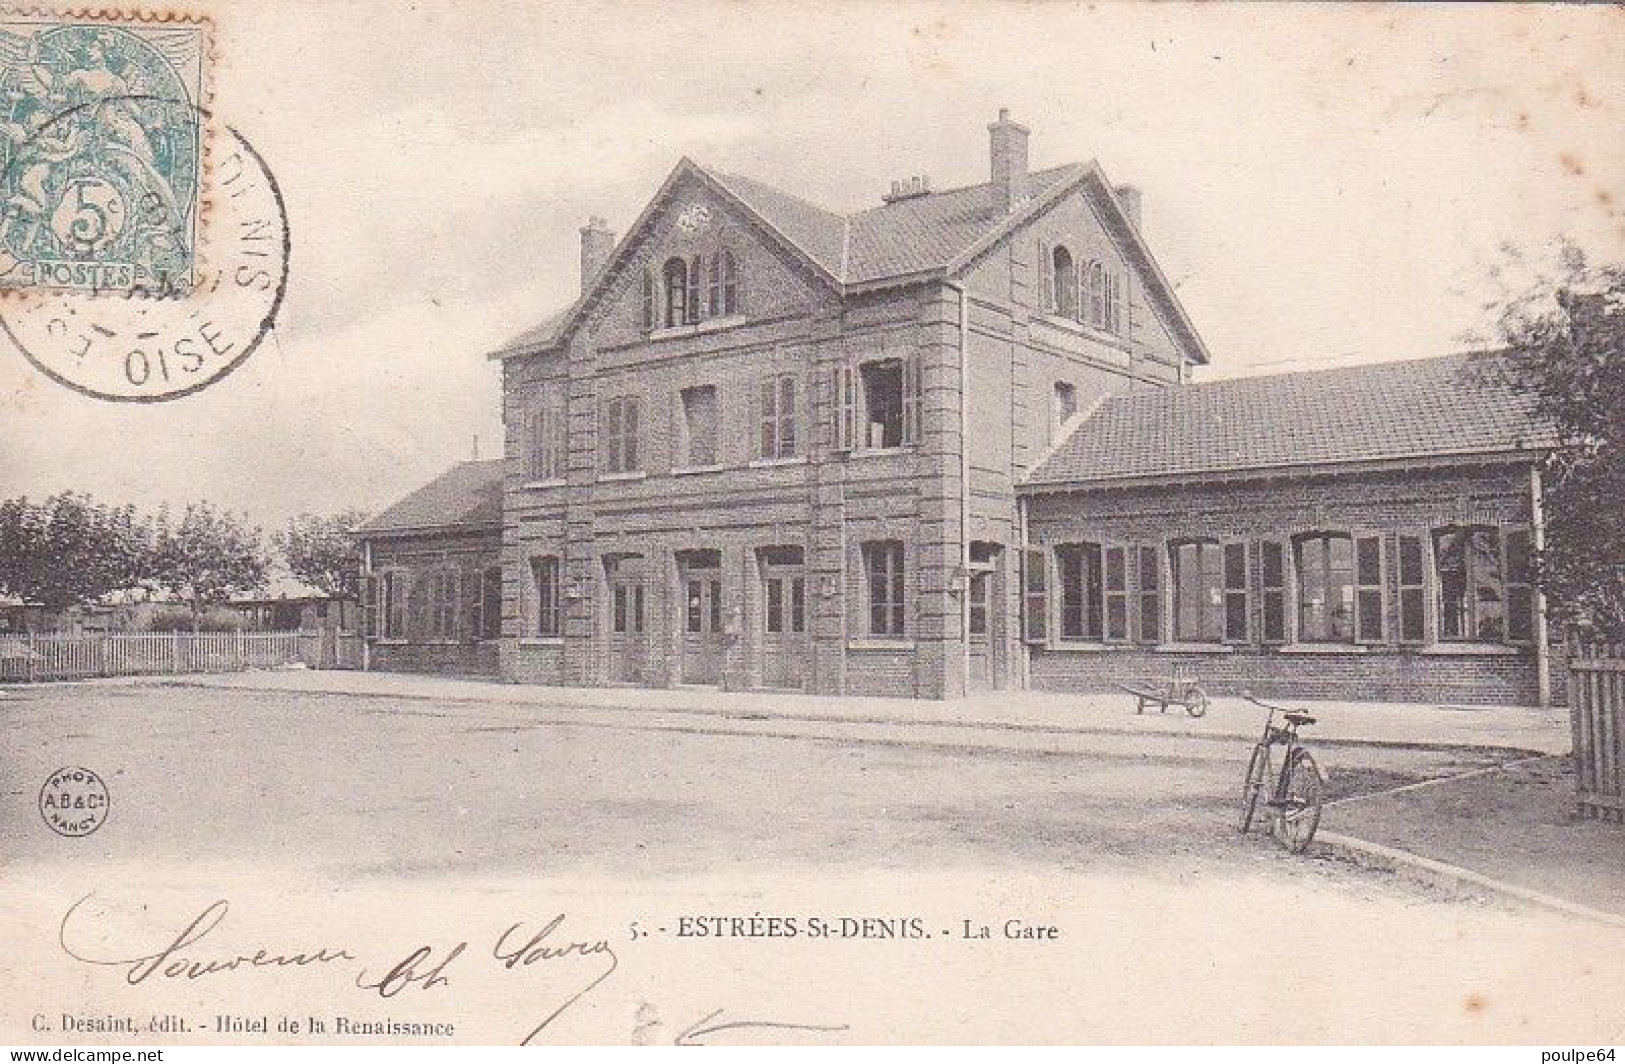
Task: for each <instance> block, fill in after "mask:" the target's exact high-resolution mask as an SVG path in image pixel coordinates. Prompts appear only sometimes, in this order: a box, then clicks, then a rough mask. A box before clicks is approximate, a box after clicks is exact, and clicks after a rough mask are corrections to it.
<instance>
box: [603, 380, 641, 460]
mask: <svg viewBox="0 0 1625 1064" xmlns="http://www.w3.org/2000/svg"><path fill="white" fill-rule="evenodd" d="M638 406H639V404H638V400H637V397H636V396H630V395H623V396H616V397H614V398H612V399H610V400H609V401H608V402H606V403H605V404H604V420H603V424H602V428H601V432H602V439H601V440H600V441H599V446H600V449H601V453H602V455H603V463H604V471H605V472H607V473H630V472H635V471H636V470H637V469H638V468H639V466H638Z"/></svg>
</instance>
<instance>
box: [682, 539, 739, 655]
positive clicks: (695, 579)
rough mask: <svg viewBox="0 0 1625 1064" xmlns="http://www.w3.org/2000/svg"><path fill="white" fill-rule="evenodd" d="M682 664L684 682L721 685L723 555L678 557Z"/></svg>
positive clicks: (701, 553) (695, 553)
mask: <svg viewBox="0 0 1625 1064" xmlns="http://www.w3.org/2000/svg"><path fill="white" fill-rule="evenodd" d="M677 584H678V589H679V592H680V595H679V598H680V601H681V602H682V604H683V608H682V609H681V610H680V611H678V618H677V623H678V626H679V629H680V631H679V632H678V647H679V654H678V656H679V659H680V660H679V664H678V667H679V669H680V675H681V677H682V682H683V683H696V684H720V683H721V682H722V659H723V655H724V654H725V652H726V650H727V643H726V638H725V636H724V634H723V630H722V552H721V551H715V550H697V551H685V552H683V553H682V554H679V555H678V558H677Z"/></svg>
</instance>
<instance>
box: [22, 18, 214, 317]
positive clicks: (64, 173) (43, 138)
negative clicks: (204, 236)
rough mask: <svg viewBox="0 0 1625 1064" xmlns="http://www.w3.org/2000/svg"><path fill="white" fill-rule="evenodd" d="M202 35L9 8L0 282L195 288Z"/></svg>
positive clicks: (152, 22) (185, 25) (159, 290)
mask: <svg viewBox="0 0 1625 1064" xmlns="http://www.w3.org/2000/svg"><path fill="white" fill-rule="evenodd" d="M207 30H208V24H207V23H205V22H200V21H190V20H185V19H172V18H164V19H152V18H141V17H125V16H120V15H114V14H103V13H95V14H90V13H86V14H85V15H83V16H76V17H63V16H58V15H53V14H50V13H34V12H29V13H11V12H7V13H0V288H5V289H24V290H27V289H45V290H54V291H81V292H122V293H136V294H157V295H166V294H170V293H174V292H177V291H179V292H184V291H187V290H189V289H190V288H191V286H192V285H193V283H194V282H195V278H194V266H195V264H196V256H197V238H198V225H199V220H200V219H199V209H200V204H201V203H202V191H203V184H204V182H203V172H204V167H203V162H204V159H203V156H204V125H203V122H202V120H201V118H202V115H203V113H204V112H203V111H202V110H201V108H202V107H204V106H205V104H206V100H205V99H204V91H205V86H206V75H207V71H206V63H207V59H208V55H209V40H208V34H207Z"/></svg>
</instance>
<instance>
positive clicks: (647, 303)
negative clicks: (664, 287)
mask: <svg viewBox="0 0 1625 1064" xmlns="http://www.w3.org/2000/svg"><path fill="white" fill-rule="evenodd" d="M643 327H644V329H646V330H647V329H653V328H654V327H655V279H654V273H653V272H652V271H650V270H648V269H645V270H644V271H643Z"/></svg>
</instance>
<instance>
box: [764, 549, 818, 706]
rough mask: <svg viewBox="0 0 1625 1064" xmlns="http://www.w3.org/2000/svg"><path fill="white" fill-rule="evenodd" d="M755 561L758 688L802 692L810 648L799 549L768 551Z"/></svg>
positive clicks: (803, 567)
mask: <svg viewBox="0 0 1625 1064" xmlns="http://www.w3.org/2000/svg"><path fill="white" fill-rule="evenodd" d="M759 561H760V564H761V570H762V622H761V623H762V633H761V635H762V638H761V646H762V686H763V687H784V688H793V689H796V690H804V689H805V688H806V685H807V665H808V662H809V661H810V660H811V658H812V644H811V641H810V640H809V638H808V636H807V569H806V565H805V564H804V561H803V556H802V552H801V548H800V547H775V548H768V549H766V550H763V551H762V552H761V554H760V556H759Z"/></svg>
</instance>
